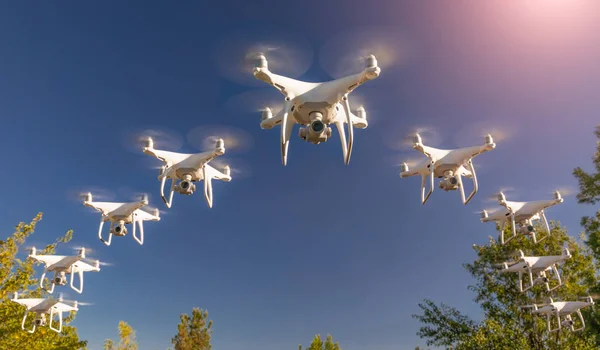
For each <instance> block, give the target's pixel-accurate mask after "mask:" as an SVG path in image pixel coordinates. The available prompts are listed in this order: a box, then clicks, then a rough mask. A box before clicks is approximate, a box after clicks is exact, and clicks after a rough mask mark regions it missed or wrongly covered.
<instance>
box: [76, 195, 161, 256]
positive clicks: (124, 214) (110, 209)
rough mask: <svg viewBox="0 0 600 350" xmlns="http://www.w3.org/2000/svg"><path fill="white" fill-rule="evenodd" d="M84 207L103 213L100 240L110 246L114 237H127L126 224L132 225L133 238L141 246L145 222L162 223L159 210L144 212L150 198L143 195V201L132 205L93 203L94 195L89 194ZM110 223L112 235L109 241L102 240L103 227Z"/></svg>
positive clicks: (99, 231)
mask: <svg viewBox="0 0 600 350" xmlns="http://www.w3.org/2000/svg"><path fill="white" fill-rule="evenodd" d="M83 205H85V206H87V207H91V208H94V209H96V210H98V211H99V212H101V213H102V217H101V220H100V228H99V229H98V238H100V240H101V241H102V242H103V243H104V244H106V245H107V246H109V245H110V242H111V240H112V236H113V235H115V236H120V237H121V236H125V235H126V234H127V227H125V225H126V224H132V227H133V238H134V239H135V240H136V241H137V242H138V243H139V244H140V245H142V244H144V221H160V216H159V214H160V213H159V211H158V209H154V213H153V214H151V213H148V212H146V211H144V210H142V209H141V208H142V207H145V206H146V205H148V196H147V195H143V196H142V199H141V200H139V201H136V202H130V203H116V202H93V201H92V194H91V193H88V194H87V195H86V198H85V200H84V201H83ZM108 221H110V233H109V236H108V241H105V240H104V239H103V238H102V227H103V226H104V223H105V222H108ZM136 224H137V226H139V227H140V237H139V238H138V237H137V236H136Z"/></svg>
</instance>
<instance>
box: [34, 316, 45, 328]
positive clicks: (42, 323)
mask: <svg viewBox="0 0 600 350" xmlns="http://www.w3.org/2000/svg"><path fill="white" fill-rule="evenodd" d="M33 323H35V325H36V326H45V325H46V317H45V316H44V315H41V316H39V317H37V318H36V319H35V320H34V321H33Z"/></svg>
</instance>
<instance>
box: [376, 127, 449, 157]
mask: <svg viewBox="0 0 600 350" xmlns="http://www.w3.org/2000/svg"><path fill="white" fill-rule="evenodd" d="M403 129H405V128H404V127H403ZM397 130H398V128H396V127H391V128H388V129H386V131H385V132H384V135H383V142H384V144H385V145H386V147H388V148H390V149H391V150H394V151H406V150H411V149H412V148H413V145H414V143H415V141H417V138H420V140H421V142H423V143H425V144H426V145H428V146H432V147H435V146H437V145H439V144H440V142H441V137H440V135H439V133H438V132H437V131H436V129H435V128H433V127H431V126H427V125H422V126H414V127H412V128H410V130H409V131H408V132H406V133H405V134H404V136H401V137H398V132H397Z"/></svg>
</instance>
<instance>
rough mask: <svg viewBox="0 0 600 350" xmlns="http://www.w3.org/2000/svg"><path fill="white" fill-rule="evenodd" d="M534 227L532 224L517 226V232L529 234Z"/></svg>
mask: <svg viewBox="0 0 600 350" xmlns="http://www.w3.org/2000/svg"><path fill="white" fill-rule="evenodd" d="M534 230H535V228H534V227H533V226H532V225H524V226H521V227H520V228H519V232H520V233H521V234H524V235H530V234H531V233H533V231H534Z"/></svg>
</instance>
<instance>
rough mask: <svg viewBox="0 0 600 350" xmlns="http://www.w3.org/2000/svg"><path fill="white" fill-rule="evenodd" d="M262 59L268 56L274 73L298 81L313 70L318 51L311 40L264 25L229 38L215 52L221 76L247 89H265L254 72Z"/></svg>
mask: <svg viewBox="0 0 600 350" xmlns="http://www.w3.org/2000/svg"><path fill="white" fill-rule="evenodd" d="M292 43H293V44H292ZM261 56H264V57H266V60H267V62H268V63H267V64H268V67H269V70H270V71H272V72H273V73H276V74H280V75H283V76H286V77H290V78H298V77H300V76H301V75H303V74H304V73H306V72H307V71H308V69H309V68H310V66H311V64H312V61H313V57H314V50H313V48H312V45H311V44H310V42H309V41H308V40H306V39H305V38H303V37H302V36H301V35H299V34H296V33H291V32H290V31H289V29H286V28H280V27H276V26H270V28H269V27H267V28H265V26H264V25H261V26H260V27H256V28H253V29H249V30H245V31H244V32H237V33H232V34H231V35H228V36H227V35H226V38H225V39H224V40H220V41H219V44H218V45H217V46H216V47H215V48H214V51H213V58H214V61H215V63H216V68H217V70H218V71H219V72H220V74H221V75H223V76H224V77H225V78H226V79H228V80H230V81H232V82H234V83H237V84H241V85H245V86H264V82H261V81H259V80H258V79H256V78H255V77H254V75H253V73H252V72H253V69H254V67H255V66H256V65H257V64H259V63H260V57H261Z"/></svg>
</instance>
